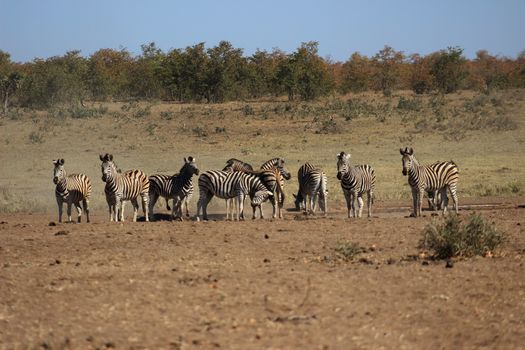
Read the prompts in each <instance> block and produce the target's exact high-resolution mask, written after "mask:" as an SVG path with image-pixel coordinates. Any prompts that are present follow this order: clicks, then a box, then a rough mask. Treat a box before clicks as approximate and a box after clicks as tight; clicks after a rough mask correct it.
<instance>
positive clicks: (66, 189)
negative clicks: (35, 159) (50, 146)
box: [53, 159, 91, 222]
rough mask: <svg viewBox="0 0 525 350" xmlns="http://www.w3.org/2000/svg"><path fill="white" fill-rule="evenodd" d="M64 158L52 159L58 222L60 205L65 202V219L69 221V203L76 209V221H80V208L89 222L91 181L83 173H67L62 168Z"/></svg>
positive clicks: (60, 220)
mask: <svg viewBox="0 0 525 350" xmlns="http://www.w3.org/2000/svg"><path fill="white" fill-rule="evenodd" d="M64 163H65V160H64V159H57V160H53V164H54V166H55V168H54V170H53V183H54V184H55V185H56V188H55V196H56V199H57V204H58V222H62V207H63V205H64V202H66V203H67V220H68V222H71V205H72V204H74V205H75V208H76V209H77V213H78V217H77V221H78V222H81V221H82V208H81V207H80V202H82V206H83V207H84V211H85V212H86V220H87V222H89V196H90V195H91V181H90V180H89V178H88V177H87V176H86V175H84V174H71V175H67V174H66V170H65V169H64Z"/></svg>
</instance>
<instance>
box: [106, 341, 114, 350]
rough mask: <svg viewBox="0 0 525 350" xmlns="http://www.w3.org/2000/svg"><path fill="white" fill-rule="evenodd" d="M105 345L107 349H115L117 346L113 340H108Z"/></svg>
mask: <svg viewBox="0 0 525 350" xmlns="http://www.w3.org/2000/svg"><path fill="white" fill-rule="evenodd" d="M104 345H105V346H106V348H107V349H114V348H115V343H113V342H112V341H108V342H106V344H104Z"/></svg>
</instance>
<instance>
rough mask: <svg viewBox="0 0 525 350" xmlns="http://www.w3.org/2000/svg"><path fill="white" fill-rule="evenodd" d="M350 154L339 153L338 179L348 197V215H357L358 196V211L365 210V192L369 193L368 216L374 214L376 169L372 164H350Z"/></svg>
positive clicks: (359, 215) (360, 212) (359, 214)
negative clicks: (373, 201)
mask: <svg viewBox="0 0 525 350" xmlns="http://www.w3.org/2000/svg"><path fill="white" fill-rule="evenodd" d="M350 157H351V156H350V154H347V153H345V152H341V153H339V154H338V155H337V179H339V180H341V188H342V189H343V193H344V195H345V199H346V207H347V209H348V217H349V218H350V217H356V211H355V203H354V202H355V197H357V204H358V213H357V217H361V214H362V211H363V198H362V197H363V194H364V193H366V194H367V208H368V217H371V216H372V200H373V194H374V188H375V182H376V175H375V172H374V169H373V168H372V167H371V166H370V165H367V164H365V165H356V166H353V165H351V164H350Z"/></svg>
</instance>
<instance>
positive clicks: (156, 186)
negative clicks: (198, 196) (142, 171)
mask: <svg viewBox="0 0 525 350" xmlns="http://www.w3.org/2000/svg"><path fill="white" fill-rule="evenodd" d="M193 175H199V169H198V168H197V164H196V163H195V158H193V157H191V156H190V157H188V159H186V158H184V165H183V166H182V168H181V169H180V171H179V173H178V174H175V175H173V176H169V175H151V176H150V177H149V181H150V187H149V215H150V217H151V218H153V217H154V215H153V208H154V206H155V203H156V202H157V200H158V199H159V197H164V198H165V199H166V206H167V207H168V208H169V204H168V200H169V199H173V209H171V208H169V209H168V210H172V212H171V215H172V217H176V218H178V219H179V220H182V207H183V206H184V205H186V215H187V216H189V212H188V201H189V197H190V196H191V195H192V194H193V181H192V177H193ZM175 212H176V214H175Z"/></svg>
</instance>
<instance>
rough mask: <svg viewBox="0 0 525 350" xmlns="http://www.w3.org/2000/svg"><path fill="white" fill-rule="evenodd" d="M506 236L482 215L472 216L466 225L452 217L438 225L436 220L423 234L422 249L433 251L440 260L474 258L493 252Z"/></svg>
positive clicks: (420, 245)
mask: <svg viewBox="0 0 525 350" xmlns="http://www.w3.org/2000/svg"><path fill="white" fill-rule="evenodd" d="M502 242H503V236H502V235H501V234H500V233H499V232H498V231H496V229H495V228H494V225H492V224H489V223H488V222H486V220H485V219H483V217H481V215H479V214H476V213H472V214H471V215H469V217H468V218H467V219H466V223H463V222H462V220H461V219H460V218H459V217H458V216H457V215H449V216H447V217H446V218H445V219H444V222H443V223H441V224H439V223H437V222H436V221H433V222H432V223H430V224H429V225H427V227H426V228H425V230H424V231H423V238H422V239H421V241H420V244H419V247H420V248H423V249H425V250H429V251H431V252H432V254H433V257H435V258H437V259H448V258H452V257H457V256H461V257H472V256H474V255H481V256H483V255H485V254H487V253H489V252H493V251H494V250H495V249H496V248H497V247H498V246H499V245H500V244H501V243H502Z"/></svg>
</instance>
